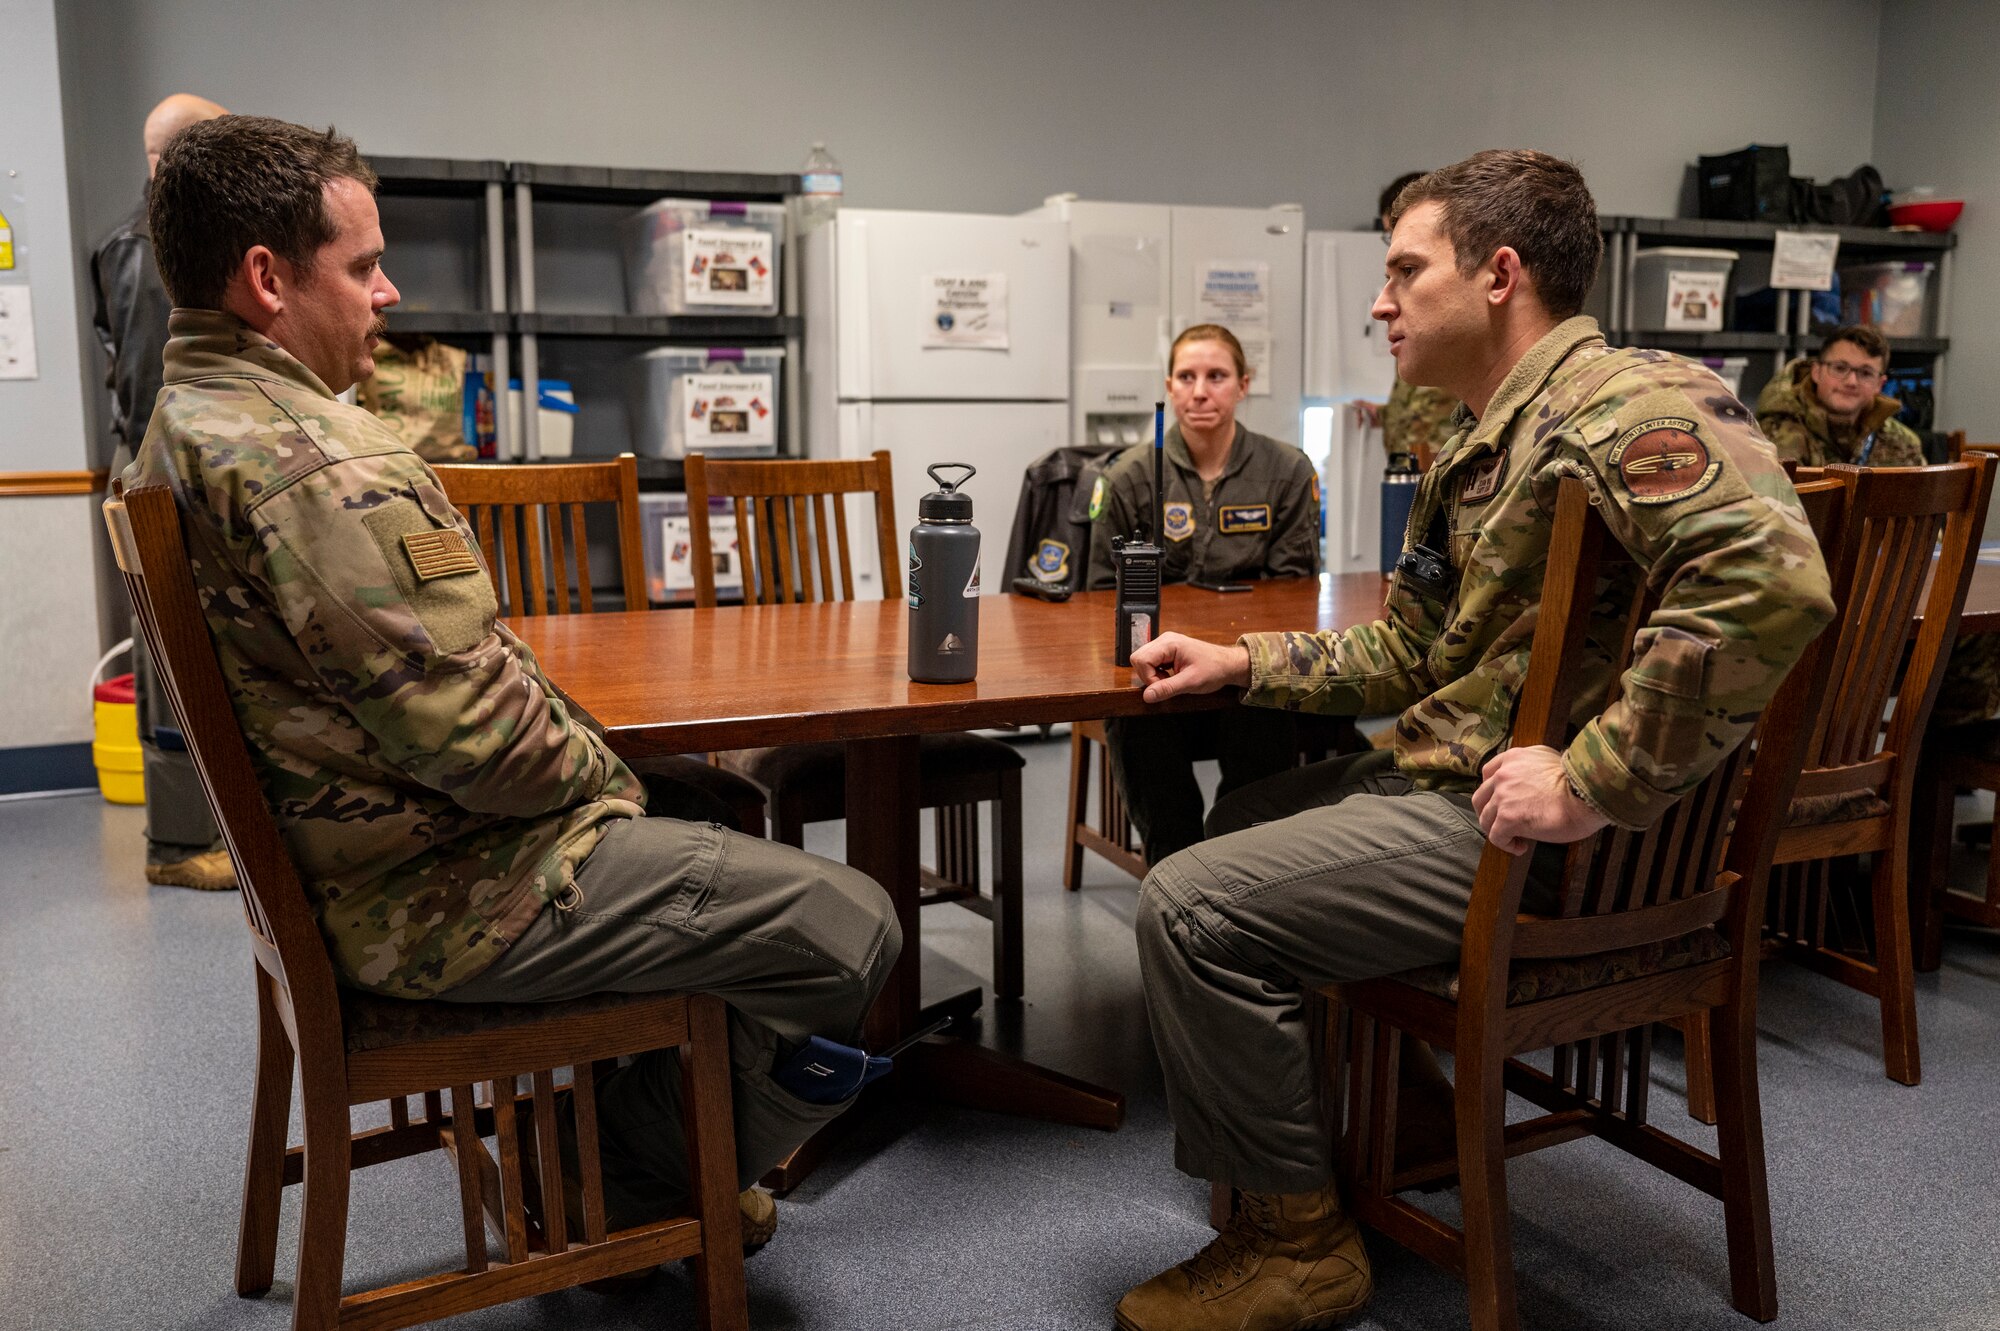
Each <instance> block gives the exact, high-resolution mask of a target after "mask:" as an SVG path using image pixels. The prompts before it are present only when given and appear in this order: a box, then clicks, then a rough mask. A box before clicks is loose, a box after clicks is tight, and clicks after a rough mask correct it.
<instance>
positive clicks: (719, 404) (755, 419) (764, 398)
mask: <svg viewBox="0 0 2000 1331" xmlns="http://www.w3.org/2000/svg"><path fill="white" fill-rule="evenodd" d="M774 379H775V376H773V375H769V374H684V375H682V376H681V410H682V413H683V416H682V420H681V427H682V429H683V431H684V432H685V433H686V435H687V446H688V451H689V452H695V451H698V450H700V449H703V448H752V447H757V446H761V445H769V444H775V443H777V442H778V399H777V396H776V394H775V393H774V391H773V381H774Z"/></svg>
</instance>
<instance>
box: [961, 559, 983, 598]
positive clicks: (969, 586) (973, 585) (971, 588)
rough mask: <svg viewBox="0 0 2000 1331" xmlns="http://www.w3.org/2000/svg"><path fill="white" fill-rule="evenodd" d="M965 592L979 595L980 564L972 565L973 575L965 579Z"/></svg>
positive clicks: (970, 594)
mask: <svg viewBox="0 0 2000 1331" xmlns="http://www.w3.org/2000/svg"><path fill="white" fill-rule="evenodd" d="M964 594H965V595H966V596H977V595H979V565H977V564H974V565H973V566H972V576H971V577H970V578H967V579H966V581H965V592H964Z"/></svg>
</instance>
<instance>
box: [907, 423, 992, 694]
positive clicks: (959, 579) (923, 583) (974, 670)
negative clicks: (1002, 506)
mask: <svg viewBox="0 0 2000 1331" xmlns="http://www.w3.org/2000/svg"><path fill="white" fill-rule="evenodd" d="M925 470H926V471H928V472H929V473H930V476H931V479H932V480H934V481H936V482H937V483H938V488H937V489H936V490H934V491H932V492H931V493H930V494H927V495H925V496H924V497H923V498H922V499H919V500H918V501H917V525H916V526H914V527H912V528H911V529H910V588H909V591H910V678H911V679H914V680H916V681H917V682H918V683H920V684H963V683H964V682H966V681H967V680H969V679H971V678H972V677H973V676H975V675H977V674H978V673H979V529H978V528H977V527H975V526H973V525H972V496H971V495H969V494H966V493H965V492H964V491H963V490H961V489H960V488H959V487H960V486H962V485H964V484H965V483H966V482H967V481H969V480H971V479H972V477H973V475H974V471H973V469H972V468H971V467H968V466H966V465H965V464H964V463H963V462H940V463H937V464H936V465H934V466H931V467H927V468H925ZM940 470H945V471H962V472H964V473H965V474H964V475H963V476H960V477H959V478H958V479H956V480H952V481H947V480H945V479H944V477H942V476H940V475H938V472H939V471H940Z"/></svg>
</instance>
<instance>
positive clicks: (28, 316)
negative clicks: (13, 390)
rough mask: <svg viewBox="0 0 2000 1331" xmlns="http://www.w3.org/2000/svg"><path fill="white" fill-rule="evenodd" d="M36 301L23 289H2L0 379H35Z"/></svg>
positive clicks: (0, 303) (7, 287)
mask: <svg viewBox="0 0 2000 1331" xmlns="http://www.w3.org/2000/svg"><path fill="white" fill-rule="evenodd" d="M40 373H41V371H40V370H39V369H38V368H37V367H36V365H35V298H34V293H32V292H31V291H29V290H28V288H26V287H23V286H0V379H33V378H36V377H38V376H39V375H40Z"/></svg>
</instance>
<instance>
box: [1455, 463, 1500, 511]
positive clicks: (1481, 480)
mask: <svg viewBox="0 0 2000 1331" xmlns="http://www.w3.org/2000/svg"><path fill="white" fill-rule="evenodd" d="M1506 474H1507V455H1506V454H1505V453H1500V454H1496V455H1495V456H1493V457H1490V458H1487V459H1486V460H1485V461H1483V462H1476V463H1474V464H1473V465H1472V467H1471V469H1470V470H1468V471H1467V472H1466V473H1465V479H1464V480H1463V481H1461V482H1459V486H1458V502H1459V503H1461V504H1483V503H1485V502H1486V501H1487V500H1489V499H1491V498H1492V497H1493V496H1494V495H1496V494H1498V493H1499V492H1500V478H1501V477H1502V476H1504V475H1506Z"/></svg>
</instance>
